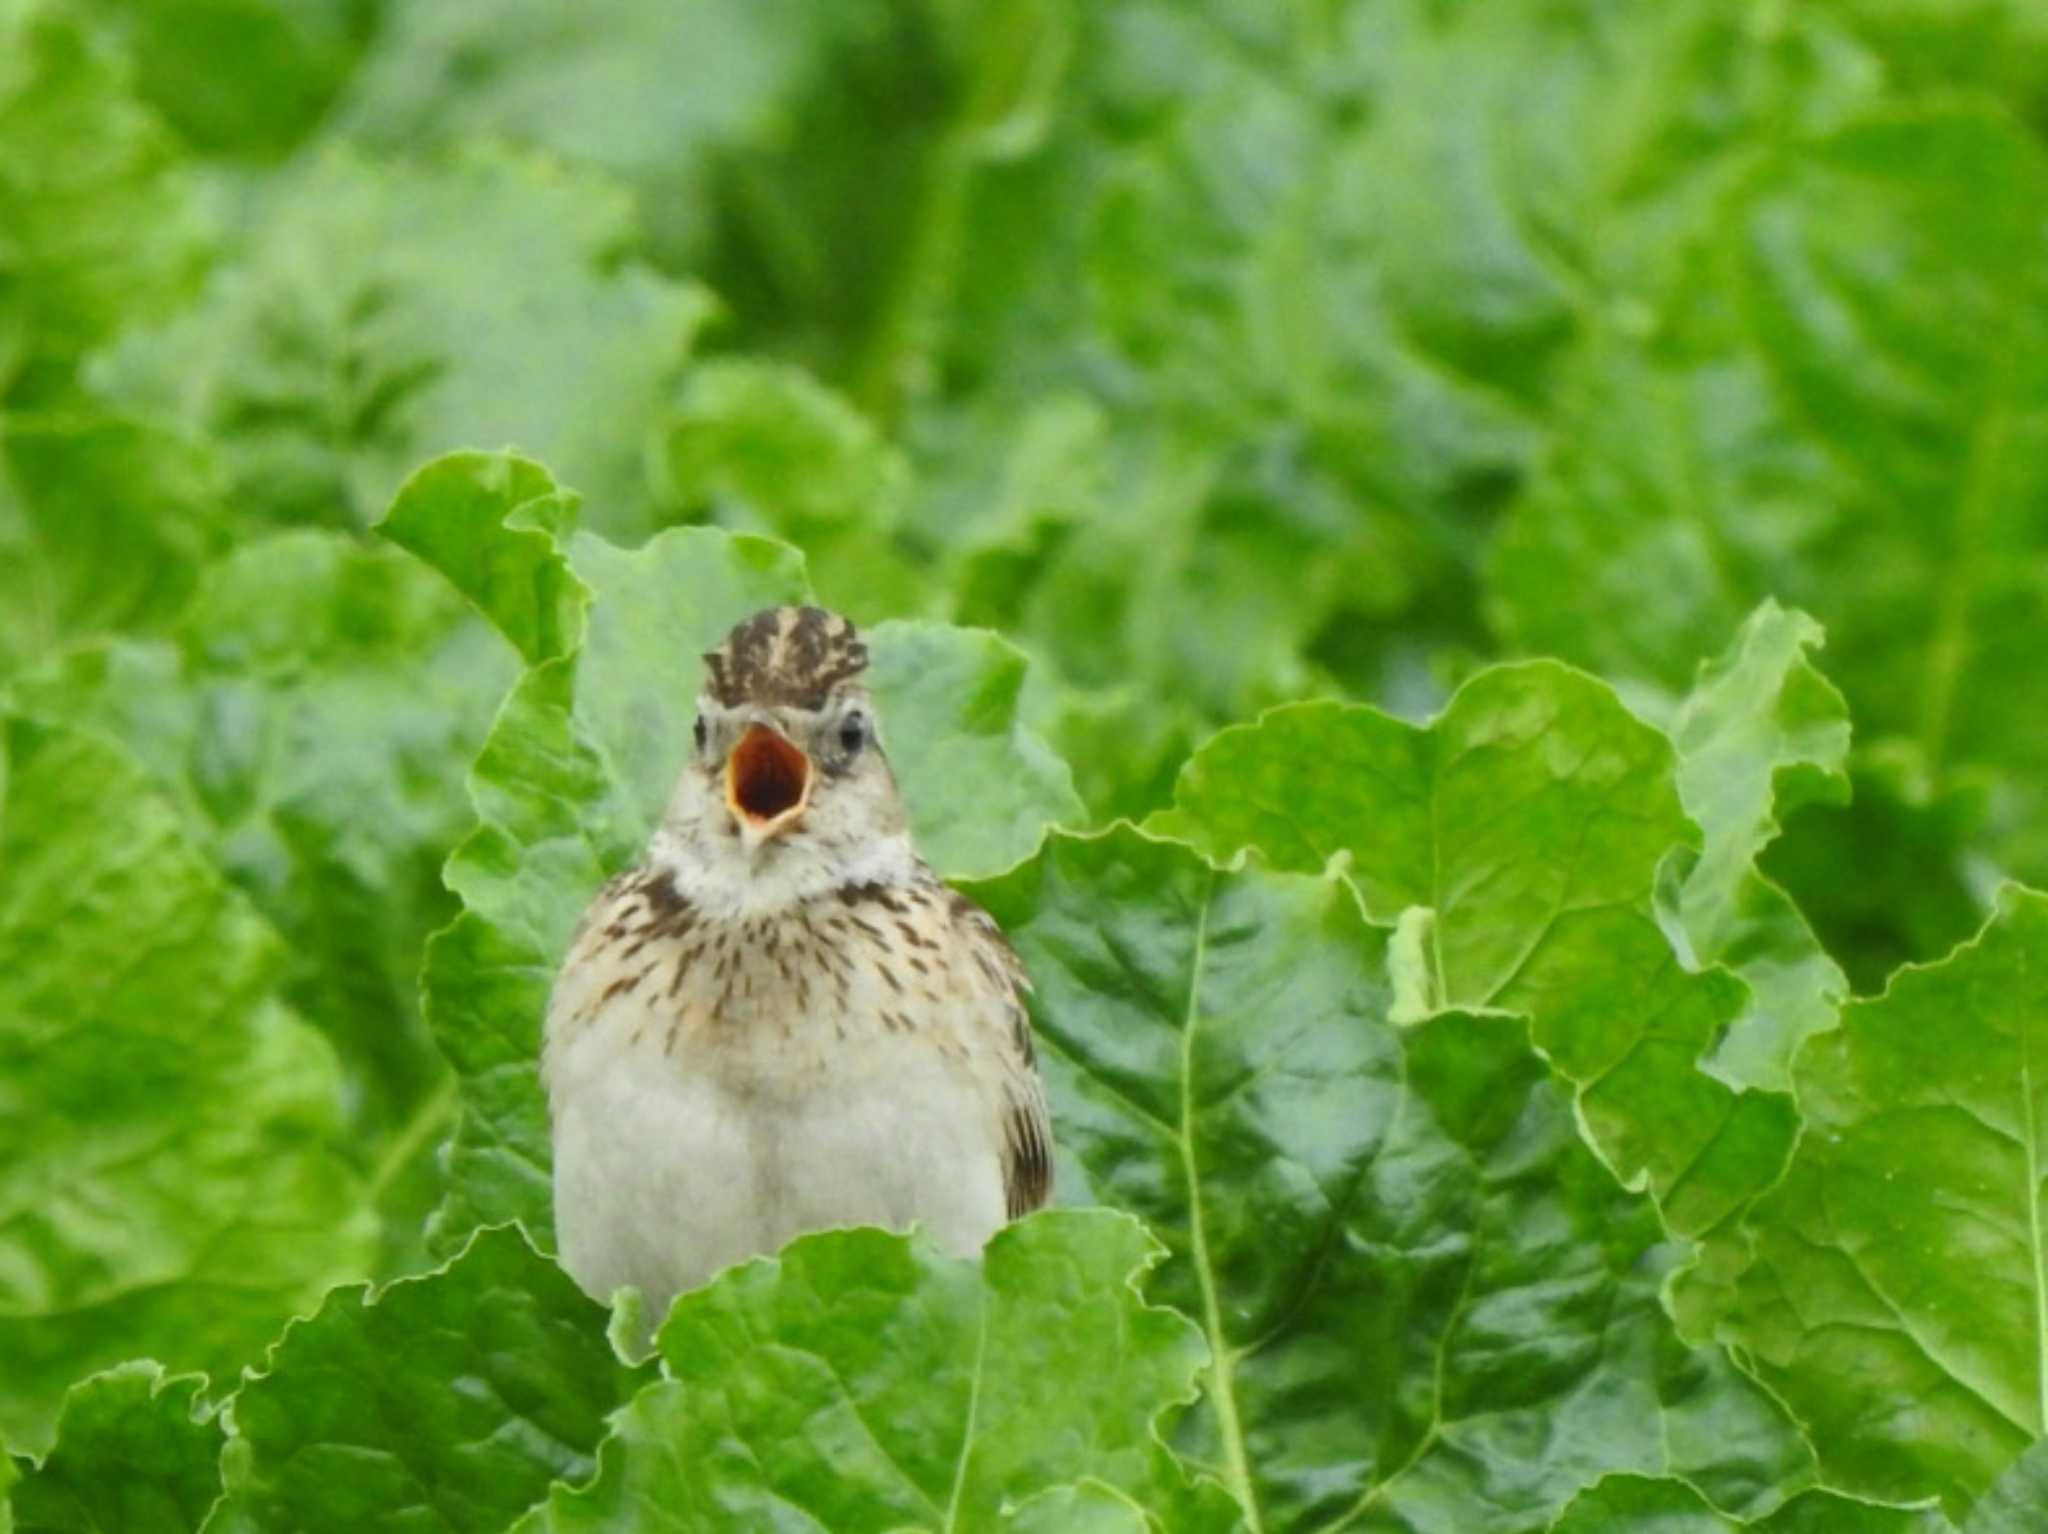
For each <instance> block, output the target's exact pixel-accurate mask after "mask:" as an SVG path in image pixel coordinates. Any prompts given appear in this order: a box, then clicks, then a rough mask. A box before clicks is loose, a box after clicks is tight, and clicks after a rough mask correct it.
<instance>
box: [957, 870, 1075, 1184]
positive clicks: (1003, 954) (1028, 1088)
mask: <svg viewBox="0 0 2048 1534" xmlns="http://www.w3.org/2000/svg"><path fill="white" fill-rule="evenodd" d="M949 910H950V913H951V916H952V919H953V925H954V929H955V931H956V932H957V934H958V936H959V941H960V942H961V943H962V944H963V945H964V946H965V947H966V948H967V950H968V952H969V953H970V954H971V955H972V959H973V967H974V970H975V972H976V974H977V976H978V977H979V978H980V979H981V980H983V981H985V982H986V985H987V995H988V997H989V999H990V1002H991V1003H992V1005H991V1007H990V1009H989V1011H990V1014H991V1021H992V1022H993V1023H994V1024H995V1026H996V1028H997V1029H998V1031H999V1035H1000V1036H999V1039H998V1041H997V1048H996V1051H995V1058H996V1061H997V1071H996V1075H997V1082H996V1085H997V1106H998V1111H999V1113H1000V1114H1001V1118H1002V1124H1001V1129H1002V1141H1001V1143H1002V1154H1003V1198H1004V1204H1005V1212H1006V1213H1007V1215H1008V1216H1009V1218H1011V1219H1013V1220H1014V1219H1016V1218H1017V1217H1018V1216H1019V1215H1025V1214H1029V1213H1031V1211H1032V1210H1034V1209H1039V1208H1043V1207H1044V1205H1045V1203H1046V1201H1047V1200H1048V1199H1050V1198H1051V1197H1052V1119H1051V1114H1050V1112H1049V1111H1048V1109H1047V1107H1046V1102H1045V1085H1044V1083H1043V1082H1042V1081H1040V1080H1039V1076H1038V1054H1037V1051H1036V1050H1035V1049H1034V1048H1033V1047H1032V1043H1031V1013H1030V1011H1029V1010H1028V1009H1027V1008H1026V1006H1025V1004H1024V998H1025V996H1026V994H1028V993H1029V991H1030V989H1031V977H1030V976H1029V975H1027V974H1026V973H1025V971H1024V962H1023V960H1021V959H1019V958H1018V957H1017V951H1016V950H1015V949H1014V948H1012V947H1011V946H1010V942H1009V939H1008V938H1006V937H1004V936H1003V933H1002V929H1001V928H1000V927H998V926H997V925H996V924H995V919H994V918H993V917H991V916H990V915H989V914H988V912H986V911H984V910H983V909H982V908H981V907H980V906H978V905H976V904H975V903H974V902H973V901H972V900H969V899H968V898H967V897H966V896H965V895H962V894H959V893H957V892H955V893H954V894H953V895H952V897H951V900H950V902H949Z"/></svg>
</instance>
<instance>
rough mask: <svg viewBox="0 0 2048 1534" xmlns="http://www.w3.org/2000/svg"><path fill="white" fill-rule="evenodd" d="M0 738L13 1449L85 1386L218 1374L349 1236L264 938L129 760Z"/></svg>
mask: <svg viewBox="0 0 2048 1534" xmlns="http://www.w3.org/2000/svg"><path fill="white" fill-rule="evenodd" d="M0 732H4V733H0V748H4V749H0V759H4V767H0V771H4V777H0V869H4V870H5V873H6V876H5V878H4V879H0V1107H4V1110H5V1111H4V1112H0V1432H4V1433H5V1434H6V1435H7V1436H8V1437H9V1438H10V1439H12V1440H13V1441H14V1442H16V1443H17V1444H21V1445H24V1446H27V1447H30V1448H36V1447H40V1446H42V1445H43V1444H45V1443H46V1442H47V1441H48V1437H49V1432H50V1424H51V1419H52V1416H53V1414H54V1412H55V1410H56V1407H57V1405H58V1402H59V1401H60V1399H61V1398H62V1396H63V1393H64V1388H65V1386H66V1385H68V1384H69V1383H70V1382H71V1381H72V1380H74V1379H77V1378H79V1377H80V1376H81V1375H83V1374H85V1373H87V1372H89V1371H90V1370H93V1369H95V1368H99V1367H103V1366H105V1365H107V1364H111V1363H114V1362H117V1361H119V1360H121V1359H125V1358H130V1357H134V1356H137V1355H142V1354H149V1355H154V1356H156V1357H158V1358H161V1359H164V1360H165V1361H166V1362H168V1363H170V1364H172V1365H174V1366H176V1367H180V1368H184V1367H195V1366H196V1367H202V1368H205V1369H208V1370H213V1371H218V1372H220V1373H222V1374H223V1375H226V1374H231V1373H232V1371H233V1370H234V1369H235V1368H236V1367H237V1366H238V1365H239V1364H241V1363H242V1362H244V1361H246V1360H248V1359H249V1358H251V1357H253V1356H254V1355H255V1354H256V1352H257V1351H258V1350H259V1349H260V1348H261V1347H262V1345H263V1343H264V1342H265V1341H267V1340H268V1339H269V1338H270V1337H271V1336H272V1335H273V1334H274V1333H275V1332H276V1330H277V1328H278V1327H279V1325H280V1324H282V1322H283V1321H284V1320H285V1319H286V1318H287V1317H289V1316H290V1315H291V1314H292V1313H293V1312H294V1311H295V1310H297V1309H299V1308H301V1307H302V1306H305V1305H307V1304H309V1303H311V1302H312V1301H313V1300H315V1299H317V1298H318V1296H319V1294H320V1293H321V1292H322V1291H323V1290H324V1289H325V1288H326V1287H327V1286H328V1285H329V1284H330V1283H332V1282H334V1281H336V1280H337V1279H340V1278H345V1277H348V1276H351V1275H352V1274H354V1273H356V1272H359V1271H361V1269H362V1266H363V1265H364V1264H365V1263H366V1262H367V1261H368V1260H369V1257H370V1238H371V1235H372V1232H371V1230H370V1228H369V1222H368V1220H367V1219H366V1217H365V1215H364V1213H363V1202H362V1192H361V1188H360V1186H359V1185H358V1183H357V1180H356V1178H355V1176H354V1174H353V1173H352V1172H350V1171H349V1170H348V1168H347V1166H346V1163H345V1162H344V1161H343V1159H342V1158H341V1156H340V1154H339V1149H338V1145H337V1143H336V1142H337V1139H338V1135H339V1130H340V1120H341V1112H340V1107H341V1104H340V1073H339V1072H338V1070H337V1069H336V1066H335V1061H334V1056H333V1053H332V1052H331V1050H330V1049H329V1048H328V1047H327V1045H326V1044H325V1042H324V1041H323V1040H322V1039H321V1038H320V1036H319V1035H318V1034H317V1033H315V1032H313V1031H312V1030H311V1029H310V1028H308V1027H307V1026H306V1024H305V1023H303V1022H302V1021H300V1020H299V1019H298V1018H296V1017H294V1016H293V1015H292V1014H291V1013H289V1012H288V1011H287V1010H285V1008H284V1007H283V1006H282V1005H280V1004H279V1002H278V1000H277V997H276V994H275V987H276V984H277V981H278V978H279V974H280V972H281V970H282V968H283V958H284V956H283V954H282V952H281V950H280V945H279V943H278V941H277V938H276V936H275V935H274V934H273V933H272V932H271V931H270V929H269V928H267V927H266V926H265V925H264V924H263V922H262V921H261V920H260V919H259V918H258V917H257V916H256V915H255V914H254V913H253V912H252V911H251V910H250V909H249V907H248V905H247V903H246V902H245V901H244V900H243V899H242V898H241V897H240V896H238V895H236V894H235V893H234V892H233V891H232V890H231V889H229V888H228V887H227V886H226V885H225V884H224V883H223V882H222V880H221V878H220V876H219V874H218V873H217V872H215V871H214V869H213V868H212V866H211V865H210V864H209V863H208V862H207V860H206V859H205V858H204V857H203V856H202V855H201V854H200V853H199V851H198V850H197V849H196V848H195V847H194V846H193V845H192V843H191V841H190V840H189V838H188V837H187V836H186V834H185V832H184V829H183V826H182V824H181V821H180V817H179V816H178V814H177V812H176V811H175V810H173V809H172V808H171V806H170V805H168V804H167V803H165V802H164V801H163V800H162V799H161V798H160V797H159V796H158V794H157V793H156V791H155V790H154V788H153V787H152V785H151V784H150V782H149V779H148V778H147V776H146V775H145V774H144V773H143V772H142V771H141V770H140V769H139V768H138V767H137V766H136V765H135V763H134V762H133V761H132V760H131V759H129V758H128V757H126V756H125V755H123V754H122V753H121V752H119V751H118V750H116V749H114V748H113V747H111V746H110V745H107V744H104V743H102V742H101V741H99V740H96V739H93V738H89V737H87V736H85V735H82V734H78V733H74V732H71V731H68V730H61V729H50V728H45V727H42V726H39V725H35V724H31V723H28V722H25V721H21V720H13V721H9V722H7V723H5V724H4V725H0Z"/></svg>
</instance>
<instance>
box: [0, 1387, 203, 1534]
mask: <svg viewBox="0 0 2048 1534" xmlns="http://www.w3.org/2000/svg"><path fill="white" fill-rule="evenodd" d="M205 1384H206V1381H205V1379H204V1377H203V1376H200V1375H196V1374H182V1375H166V1374H165V1373H164V1371H163V1369H162V1367H161V1366H159V1365H157V1364H153V1363H128V1364H121V1365H118V1366H116V1367H115V1368H112V1369H109V1370H107V1371H106V1372H105V1373H102V1374H96V1375H93V1376H92V1377H91V1378H90V1379H86V1380H81V1381H80V1382H79V1383H78V1384H76V1385H74V1386H72V1387H71V1390H70V1393H69V1394H68V1395H66V1397H65V1398H64V1409H63V1412H62V1414H61V1415H60V1416H59V1418H58V1423H57V1446H56V1447H55V1448H54V1449H52V1450H51V1451H50V1453H49V1455H48V1457H46V1458H45V1459H44V1460H43V1462H42V1463H41V1464H40V1465H38V1466H36V1467H35V1468H33V1469H30V1470H27V1471H26V1472H25V1473H24V1475H23V1477H22V1480H21V1484H20V1485H18V1486H16V1487H15V1488H14V1490H13V1507H14V1528H15V1531H16V1534H113V1531H115V1530H129V1529H134V1530H159V1529H160V1530H163V1531H165V1534H197V1530H198V1528H199V1525H200V1524H201V1523H203V1522H204V1521H205V1519H206V1515H207V1513H208V1512H209V1511H210V1510H211V1509H212V1507H213V1504H214V1503H215V1502H216V1501H217V1500H219V1497H220V1451H221V1443H222V1438H221V1430H220V1426H219V1424H218V1423H217V1422H215V1421H213V1420H212V1419H211V1418H210V1417H202V1416H201V1415H200V1414H199V1412H198V1409H197V1408H198V1398H199V1393H200V1391H201V1389H202V1388H203V1387H204V1386H205ZM4 1491H5V1482H4V1481H0V1493H4Z"/></svg>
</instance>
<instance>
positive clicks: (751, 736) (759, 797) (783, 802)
mask: <svg viewBox="0 0 2048 1534" xmlns="http://www.w3.org/2000/svg"><path fill="white" fill-rule="evenodd" d="M810 799H811V759H810V758H809V757H808V756H805V755H804V753H803V752H802V751H800V750H798V749H797V747H796V746H794V745H793V744H791V742H790V739H789V737H788V736H787V735H784V734H783V733H782V732H781V731H780V730H775V729H771V728H770V727H769V726H767V725H765V724H754V725H749V726H748V727H747V733H746V734H744V735H742V736H741V737H740V743H739V744H738V745H736V746H734V747H733V748H732V755H731V756H730V757H728V758H726V763H725V804H726V808H727V809H729V810H731V811H732V817H733V821H734V823H735V824H737V825H738V826H739V828H740V832H741V834H742V835H743V836H745V837H746V840H747V845H748V846H749V847H750V848H751V847H758V846H760V845H761V843H763V842H765V841H766V840H768V838H770V837H771V836H777V835H780V834H781V833H782V832H783V831H785V830H787V829H788V828H789V827H790V826H792V825H794V824H795V823H796V821H797V820H798V819H800V818H801V817H802V815H803V812H804V806H805V805H807V804H809V803H810Z"/></svg>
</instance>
